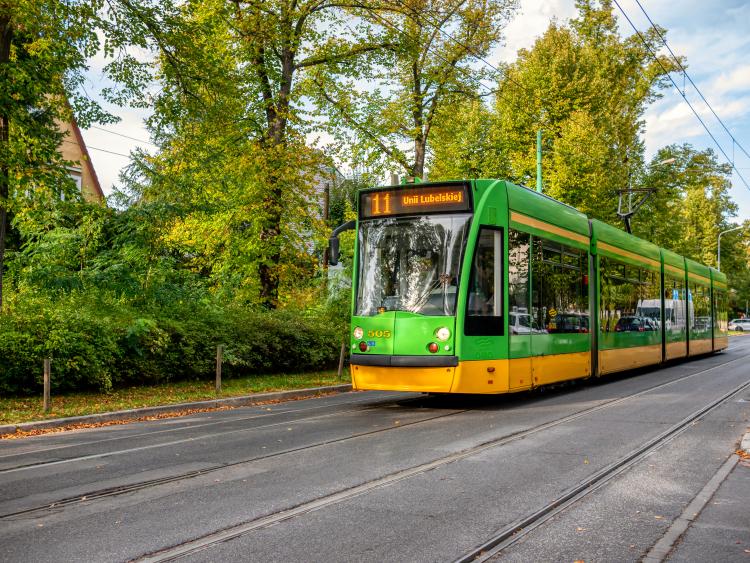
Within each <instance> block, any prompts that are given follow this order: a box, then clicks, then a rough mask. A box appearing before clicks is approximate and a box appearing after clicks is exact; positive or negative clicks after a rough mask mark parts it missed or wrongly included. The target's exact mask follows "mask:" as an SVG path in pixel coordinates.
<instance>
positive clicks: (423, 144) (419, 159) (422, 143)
mask: <svg viewBox="0 0 750 563" xmlns="http://www.w3.org/2000/svg"><path fill="white" fill-rule="evenodd" d="M426 150H427V138H426V137H425V138H422V137H419V138H418V139H416V140H415V141H414V169H413V170H412V174H413V175H414V176H416V177H417V178H419V179H420V180H423V179H424V157H425V152H426Z"/></svg>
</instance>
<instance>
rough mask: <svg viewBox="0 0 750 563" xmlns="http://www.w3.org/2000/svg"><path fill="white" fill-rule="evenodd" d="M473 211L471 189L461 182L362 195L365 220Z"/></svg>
mask: <svg viewBox="0 0 750 563" xmlns="http://www.w3.org/2000/svg"><path fill="white" fill-rule="evenodd" d="M470 210H471V202H470V201H469V194H468V188H467V186H466V185H461V184H456V185H447V186H424V187H418V188H387V189H383V190H378V191H372V192H362V193H360V194H359V216H360V218H361V219H372V218H375V217H389V216H392V215H418V214H421V213H444V212H448V211H470Z"/></svg>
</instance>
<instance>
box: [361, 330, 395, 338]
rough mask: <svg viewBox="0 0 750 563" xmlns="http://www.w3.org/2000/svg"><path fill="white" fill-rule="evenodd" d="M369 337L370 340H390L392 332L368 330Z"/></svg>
mask: <svg viewBox="0 0 750 563" xmlns="http://www.w3.org/2000/svg"><path fill="white" fill-rule="evenodd" d="M367 336H368V337H369V338H390V337H391V331H390V330H368V331H367Z"/></svg>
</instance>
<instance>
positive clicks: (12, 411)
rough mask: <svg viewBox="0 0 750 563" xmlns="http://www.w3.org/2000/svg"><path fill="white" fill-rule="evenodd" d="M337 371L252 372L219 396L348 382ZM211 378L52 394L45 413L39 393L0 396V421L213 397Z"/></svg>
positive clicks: (225, 387)
mask: <svg viewBox="0 0 750 563" xmlns="http://www.w3.org/2000/svg"><path fill="white" fill-rule="evenodd" d="M348 382H349V378H348V377H347V376H344V378H343V381H342V380H341V379H339V378H338V377H337V376H336V371H335V370H332V371H321V372H312V373H302V374H277V375H254V376H248V377H243V378H237V379H225V380H224V381H222V389H221V391H222V392H221V395H220V397H221V398H226V397H239V396H242V395H250V394H253V393H267V392H270V391H288V390H292V389H305V388H307V387H323V386H327V385H338V384H340V383H348ZM216 398H217V397H216V393H215V392H214V382H213V381H180V382H176V383H164V384H160V385H143V386H139V387H127V388H124V389H116V390H113V391H110V392H109V393H95V392H86V393H70V394H66V395H54V393H53V395H52V409H51V411H50V412H49V413H47V414H45V413H44V409H43V404H42V396H41V393H40V395H39V396H38V397H0V424H19V423H22V422H31V421H35V420H49V419H54V418H64V417H68V416H81V415H86V414H96V413H102V412H110V411H119V410H127V409H137V408H142V407H154V406H159V405H173V404H177V403H187V402H192V401H201V400H208V399H216Z"/></svg>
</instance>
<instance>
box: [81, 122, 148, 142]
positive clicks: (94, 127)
mask: <svg viewBox="0 0 750 563" xmlns="http://www.w3.org/2000/svg"><path fill="white" fill-rule="evenodd" d="M89 129H98V130H99V131H104V132H105V133H110V134H111V135H117V136H118V137H124V138H125V139H130V140H131V141H138V142H139V143H146V144H149V145H153V146H155V147H158V146H159V145H157V144H156V143H152V142H151V141H146V140H145V139H138V138H137V137H131V136H130V135H125V134H124V133H118V132H117V131H112V130H111V129H105V128H104V127H98V126H96V125H92V126H91V127H89Z"/></svg>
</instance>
